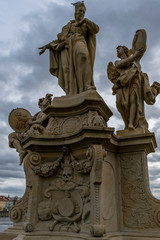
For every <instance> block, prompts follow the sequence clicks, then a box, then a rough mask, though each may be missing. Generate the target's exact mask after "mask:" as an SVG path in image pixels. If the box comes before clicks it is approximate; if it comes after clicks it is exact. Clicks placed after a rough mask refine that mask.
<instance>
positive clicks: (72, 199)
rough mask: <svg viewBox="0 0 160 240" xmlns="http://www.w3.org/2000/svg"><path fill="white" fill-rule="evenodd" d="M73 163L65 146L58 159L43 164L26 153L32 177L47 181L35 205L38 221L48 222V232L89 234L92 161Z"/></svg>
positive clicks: (83, 160) (34, 155)
mask: <svg viewBox="0 0 160 240" xmlns="http://www.w3.org/2000/svg"><path fill="white" fill-rule="evenodd" d="M89 151H90V150H87V153H86V159H82V160H76V158H75V157H74V156H73V155H72V154H71V153H70V151H69V149H68V148H67V147H63V148H62V153H61V154H60V156H59V158H58V159H56V160H55V161H52V162H44V161H43V160H42V158H41V157H40V155H39V154H38V153H36V152H35V153H30V155H29V163H30V167H31V169H32V170H33V172H34V174H36V175H38V176H39V177H43V178H47V179H48V180H47V182H48V187H46V188H45V189H43V190H42V195H43V200H42V201H40V202H39V204H38V212H37V214H38V218H39V221H48V224H47V225H48V230H50V231H68V232H80V231H85V232H90V228H91V227H90V225H91V219H90V208H91V207H90V171H91V169H92V165H93V159H91V158H90V156H89V154H88V152H89Z"/></svg>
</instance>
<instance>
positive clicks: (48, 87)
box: [0, 0, 160, 198]
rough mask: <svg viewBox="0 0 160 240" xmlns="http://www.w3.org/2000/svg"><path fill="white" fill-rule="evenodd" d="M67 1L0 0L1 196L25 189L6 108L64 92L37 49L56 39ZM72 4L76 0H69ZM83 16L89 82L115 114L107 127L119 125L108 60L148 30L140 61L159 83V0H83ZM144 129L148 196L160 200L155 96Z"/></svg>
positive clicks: (30, 106) (159, 114)
mask: <svg viewBox="0 0 160 240" xmlns="http://www.w3.org/2000/svg"><path fill="white" fill-rule="evenodd" d="M71 2H72V1H68V0H14V1H13V0H1V1H0V9H1V11H0V12H1V13H0V29H1V34H0V91H1V95H0V96H1V104H0V137H1V141H0V143H1V146H0V195H2V194H4V195H8V194H9V195H10V196H15V195H18V196H22V195H23V193H24V190H25V178H24V173H23V166H19V157H18V153H17V152H16V151H15V149H10V148H9V147H8V134H9V133H10V132H12V131H13V130H12V129H11V128H10V127H9V125H8V115H9V112H10V111H11V110H12V109H14V108H17V107H23V108H26V109H27V110H29V111H30V112H31V114H32V115H33V114H35V113H36V112H37V111H39V110H38V105H37V102H38V99H39V98H41V97H43V96H45V94H46V93H52V94H53V95H54V96H61V95H64V92H63V91H62V89H61V88H60V87H59V86H58V84H57V79H56V78H54V77H53V76H52V75H50V73H49V71H48V69H49V55H48V52H47V51H46V52H45V53H44V54H43V55H42V56H39V55H38V47H40V46H43V45H44V44H46V43H48V42H50V41H52V40H54V39H56V36H57V33H59V32H60V31H61V28H62V26H64V25H65V24H66V23H67V22H68V21H70V20H71V19H73V18H74V7H73V6H72V5H71ZM73 2H76V1H73ZM85 4H86V7H87V12H86V17H87V18H89V19H90V20H92V21H94V22H95V23H97V24H98V25H99V27H100V32H99V33H98V34H97V49H96V61H95V68H94V80H95V84H96V87H97V91H98V92H99V93H100V95H101V96H102V97H103V98H104V100H105V102H106V103H107V105H108V106H109V107H110V108H111V110H112V111H113V113H114V116H113V117H111V119H110V121H109V124H108V125H109V127H115V128H116V130H119V129H123V127H124V125H123V122H122V121H121V120H120V119H121V117H120V115H119V113H118V112H117V111H116V107H115V96H112V91H111V88H112V84H111V83H110V82H109V80H108V79H107V76H106V66H107V63H108V62H109V61H113V62H114V61H115V60H116V59H117V57H116V47H117V46H118V45H125V46H127V47H128V48H131V44H132V39H133V36H134V34H135V32H136V30H137V29H145V30H146V31H147V51H146V53H145V55H144V56H143V59H142V61H141V65H142V70H143V72H146V73H147V74H148V75H149V78H150V82H151V83H153V81H159V82H160V30H159V23H160V0H145V1H144V0H134V1H133V0H86V1H85ZM146 118H147V120H148V123H149V130H150V131H151V132H152V131H154V132H155V135H156V139H157V144H158V148H157V149H156V153H153V154H150V155H149V156H148V160H149V174H150V183H151V189H152V192H153V194H154V195H155V196H156V197H158V198H160V187H159V186H160V137H159V136H160V96H158V97H157V102H156V104H155V105H154V106H148V105H147V106H146Z"/></svg>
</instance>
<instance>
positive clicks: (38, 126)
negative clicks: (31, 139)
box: [25, 93, 53, 135]
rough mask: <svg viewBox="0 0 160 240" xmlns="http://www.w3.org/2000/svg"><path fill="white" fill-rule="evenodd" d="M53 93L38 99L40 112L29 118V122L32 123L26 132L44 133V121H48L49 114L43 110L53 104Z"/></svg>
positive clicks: (27, 133)
mask: <svg viewBox="0 0 160 240" xmlns="http://www.w3.org/2000/svg"><path fill="white" fill-rule="evenodd" d="M52 96H53V95H52V94H48V93H47V94H46V96H45V98H40V99H39V101H38V106H39V108H40V109H41V111H40V112H38V113H36V114H35V115H34V116H33V117H31V119H29V124H30V125H31V127H30V129H29V130H28V131H27V132H26V133H25V135H29V134H32V135H33V134H43V130H44V129H45V128H44V126H43V123H44V122H45V121H46V119H47V116H46V114H45V113H44V112H43V110H44V109H45V108H46V107H47V106H48V105H50V104H51V99H52Z"/></svg>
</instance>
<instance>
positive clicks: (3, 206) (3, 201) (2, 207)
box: [0, 196, 18, 212]
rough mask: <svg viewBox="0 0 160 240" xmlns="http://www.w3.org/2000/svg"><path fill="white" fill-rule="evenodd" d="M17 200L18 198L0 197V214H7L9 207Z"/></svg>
mask: <svg viewBox="0 0 160 240" xmlns="http://www.w3.org/2000/svg"><path fill="white" fill-rule="evenodd" d="M17 200H18V197H17V196H16V197H10V196H8V197H6V196H0V212H5V211H6V212H9V210H10V209H11V207H12V206H13V205H14V204H15V203H16V201H17Z"/></svg>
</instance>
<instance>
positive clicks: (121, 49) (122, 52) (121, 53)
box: [117, 47, 124, 58]
mask: <svg viewBox="0 0 160 240" xmlns="http://www.w3.org/2000/svg"><path fill="white" fill-rule="evenodd" d="M123 54H124V49H123V47H118V48H117V57H119V58H121V56H122V55H123Z"/></svg>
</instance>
